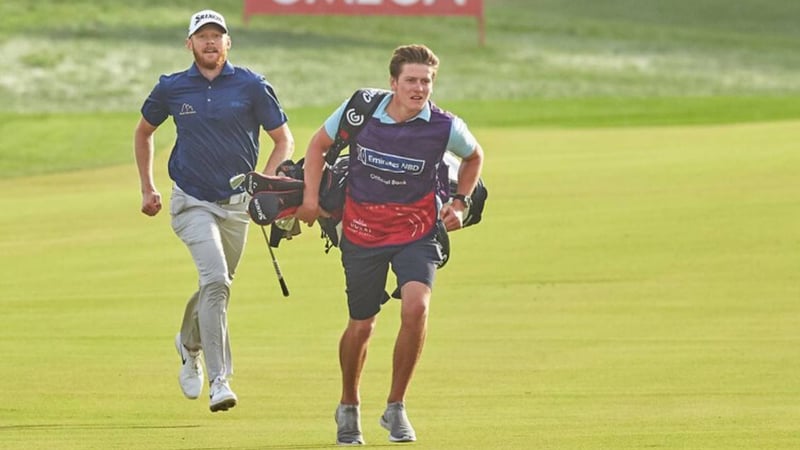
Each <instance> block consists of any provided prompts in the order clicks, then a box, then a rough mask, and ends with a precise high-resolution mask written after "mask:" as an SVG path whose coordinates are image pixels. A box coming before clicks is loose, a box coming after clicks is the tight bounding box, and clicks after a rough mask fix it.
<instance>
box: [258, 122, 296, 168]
mask: <svg viewBox="0 0 800 450" xmlns="http://www.w3.org/2000/svg"><path fill="white" fill-rule="evenodd" d="M267 134H268V135H269V137H270V138H271V139H272V142H273V146H272V152H271V153H270V155H269V159H267V164H266V166H264V170H263V173H264V174H265V175H275V170H276V169H277V168H278V166H279V165H280V163H282V162H284V161H286V160H287V159H289V158H291V157H292V153H294V136H292V131H291V130H290V129H289V125H288V124H285V123H284V124H283V125H281V126H279V127H278V128H275V129H274V130H270V131H267Z"/></svg>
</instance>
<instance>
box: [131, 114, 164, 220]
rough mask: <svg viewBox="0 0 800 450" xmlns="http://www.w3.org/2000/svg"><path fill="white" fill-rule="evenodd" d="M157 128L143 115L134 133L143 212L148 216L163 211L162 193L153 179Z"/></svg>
mask: <svg viewBox="0 0 800 450" xmlns="http://www.w3.org/2000/svg"><path fill="white" fill-rule="evenodd" d="M157 128H158V127H155V126H153V125H151V124H150V123H149V122H148V121H146V120H145V119H144V117H142V118H141V119H140V120H139V123H138V124H137V125H136V130H135V131H134V134H133V153H134V157H135V158H136V167H137V169H138V170H139V185H140V187H141V190H142V212H143V213H144V214H147V215H148V216H155V215H156V214H158V212H159V211H161V194H160V193H159V192H158V189H156V184H155V180H154V179H153V155H154V153H155V145H154V143H153V134H154V133H155V132H156V129H157Z"/></svg>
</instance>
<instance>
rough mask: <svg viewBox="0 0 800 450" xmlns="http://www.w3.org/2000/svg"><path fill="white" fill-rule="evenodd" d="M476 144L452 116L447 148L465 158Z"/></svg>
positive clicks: (464, 124) (460, 122)
mask: <svg viewBox="0 0 800 450" xmlns="http://www.w3.org/2000/svg"><path fill="white" fill-rule="evenodd" d="M334 132H335V131H334ZM477 146H478V140H477V139H475V136H473V135H472V133H471V132H470V131H469V128H467V124H466V123H465V122H464V121H463V120H461V118H460V117H454V118H453V125H452V126H451V127H450V139H449V140H448V141H447V150H448V151H449V152H452V153H453V154H455V155H456V156H458V157H460V158H466V157H467V156H469V155H471V154H472V152H473V151H474V150H475V147H477Z"/></svg>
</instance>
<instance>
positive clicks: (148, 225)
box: [0, 122, 800, 449]
mask: <svg viewBox="0 0 800 450" xmlns="http://www.w3.org/2000/svg"><path fill="white" fill-rule="evenodd" d="M798 130H800V123H797V122H786V123H774V124H750V125H747V124H745V125H719V126H702V127H698V126H685V127H666V128H652V127H650V128H646V127H645V128H630V129H582V130H527V129H521V128H485V127H479V128H477V129H476V130H475V132H476V134H477V135H478V137H479V139H480V140H481V141H482V142H484V144H485V146H486V147H487V149H492V151H491V153H489V161H490V163H489V164H487V167H486V171H485V174H484V178H485V180H486V182H487V184H488V186H489V188H490V197H489V203H488V205H487V211H486V215H485V219H484V222H482V223H481V224H479V225H477V226H476V227H474V228H470V229H466V230H462V231H459V232H456V233H454V234H453V236H452V240H453V259H452V260H451V262H450V263H449V264H448V266H447V267H446V268H444V269H443V270H441V271H440V272H439V273H438V281H437V285H436V289H435V291H434V300H433V304H432V313H431V319H430V333H429V338H428V345H427V347H426V349H425V352H424V354H423V358H422V361H421V363H420V367H419V369H418V372H417V375H416V378H415V380H414V383H413V384H412V388H411V392H410V394H409V396H408V400H407V402H408V408H409V412H410V414H411V417H412V419H413V421H414V425H415V427H416V429H417V433H418V436H419V442H417V443H416V444H414V445H413V446H414V447H415V448H431V449H509V448H519V449H528V448H566V449H570V448H614V449H619V448H631V449H639V448H653V447H655V448H697V449H700V448H702V449H710V448H715V449H730V448H748V449H749V448H770V449H776V448H782V449H791V448H796V447H797V446H798V444H799V443H800V431H798V428H797V423H798V421H800V408H799V407H798V406H797V405H798V404H800V384H799V383H798V381H797V373H798V370H800V358H798V350H797V349H798V343H800V342H798V341H799V339H798V336H797V330H798V326H800V308H798V306H797V299H798V294H799V293H800V291H798V285H797V282H796V281H797V269H798V266H797V260H796V251H795V250H796V249H797V245H798V243H799V242H800V233H799V232H798V229H797V226H796V225H797V223H798V221H799V220H800V212H798V209H797V208H796V206H797V202H798V191H797V190H796V189H791V187H792V186H796V175H797V169H798V167H800V153H798V152H797V151H796V142H797V141H798V138H800V132H799V131H798ZM296 132H297V134H298V136H299V137H301V138H307V136H308V135H310V133H311V132H313V128H300V129H298V130H297V131H296ZM165 165H166V152H162V153H161V156H160V157H159V160H158V161H157V164H156V177H157V179H158V182H159V185H160V188H161V189H162V192H164V193H166V192H167V191H168V186H169V184H168V181H167V179H166V175H165ZM25 181H26V183H25V184H22V183H20V182H19V179H11V180H4V181H0V191H1V192H3V196H2V197H0V198H1V200H0V208H1V209H2V211H3V214H2V216H0V217H2V219H0V251H1V252H2V254H3V258H2V262H1V263H0V270H1V271H2V273H3V277H2V281H1V283H2V284H1V285H0V286H1V287H2V291H3V300H2V302H0V316H1V317H3V319H4V326H3V327H2V328H0V354H2V355H3V363H4V367H6V368H7V370H8V373H9V375H10V376H11V378H12V380H10V385H9V386H8V391H9V392H8V395H9V396H10V397H11V398H12V399H13V400H11V401H6V402H4V403H3V405H2V406H0V442H3V446H4V447H6V448H26V449H32V448H42V449H44V448H67V449H69V448H150V449H162V448H163V449H167V448H248V449H250V448H252V449H256V448H288V449H291V448H332V447H334V445H333V443H334V433H335V425H334V422H333V410H334V408H335V405H336V402H337V401H338V393H339V372H338V362H337V361H338V360H337V353H336V352H337V342H338V337H339V333H340V332H341V330H342V328H343V326H344V324H345V321H346V306H345V303H344V294H343V289H344V287H343V280H342V276H341V273H340V272H341V268H340V264H339V261H338V254H337V253H336V251H334V252H332V253H331V254H328V255H325V254H324V253H323V242H322V240H320V239H319V238H318V237H317V236H318V235H317V233H318V229H317V228H314V229H308V228H305V227H304V228H303V233H302V234H301V235H300V236H298V237H296V238H295V239H293V240H292V241H290V242H284V243H282V244H281V246H280V247H279V248H278V249H277V251H276V252H277V256H278V258H279V260H280V263H281V265H282V268H283V272H284V274H285V277H286V280H287V282H288V284H289V289H290V291H291V296H290V297H289V298H283V297H282V296H281V295H280V290H279V287H278V284H277V280H276V279H275V275H274V273H273V270H272V267H271V263H270V261H269V257H268V253H267V251H266V248H265V243H264V242H263V238H262V237H261V235H260V230H258V228H255V227H253V228H251V230H250V242H249V243H248V247H247V249H246V252H245V255H244V259H243V261H242V264H241V269H240V271H239V273H238V274H237V277H236V281H235V283H234V289H233V297H232V301H231V307H230V323H231V330H232V339H233V345H234V351H235V357H236V376H235V378H234V384H233V386H234V388H235V390H236V392H237V394H238V395H239V396H240V405H239V406H237V407H236V408H235V409H234V410H232V411H230V412H226V413H217V414H211V413H210V412H208V409H207V408H208V406H207V400H205V399H204V398H201V399H200V400H197V401H188V400H185V399H184V398H183V397H182V395H181V393H180V390H179V388H178V386H177V379H176V378H177V371H178V368H179V364H178V359H177V356H176V355H175V350H174V348H173V344H172V339H173V337H174V333H175V332H176V330H177V329H178V326H179V319H180V315H181V313H182V309H183V304H184V300H185V299H186V297H187V296H188V295H189V294H190V293H191V292H192V290H193V289H194V284H195V283H196V280H195V274H194V269H193V268H192V266H191V263H190V258H189V255H188V253H187V252H186V250H185V248H184V247H183V245H182V244H181V243H180V242H179V240H178V239H177V238H176V237H175V236H174V235H173V234H172V232H171V230H170V227H169V217H168V216H167V215H166V214H161V215H159V216H157V217H155V218H148V217H146V216H144V215H142V214H141V213H139V211H138V209H139V196H138V189H137V188H136V186H137V177H136V174H135V168H134V167H133V165H132V164H125V165H122V166H118V167H111V168H105V169H94V170H85V171H80V172H73V173H67V174H61V175H48V176H34V177H28V178H26V179H25ZM398 311H399V310H398V304H397V302H396V301H392V302H391V303H389V304H388V305H386V307H385V310H384V311H383V313H382V314H381V316H380V318H379V321H378V328H377V331H376V336H375V337H374V340H373V343H372V347H371V349H370V356H369V359H368V362H367V366H366V369H365V373H364V377H363V380H362V381H363V390H362V396H363V405H362V414H363V425H364V432H365V437H366V439H367V442H368V444H370V445H371V446H390V445H389V444H388V442H387V440H386V433H385V431H384V430H383V429H381V428H380V427H379V425H378V423H377V419H378V416H379V414H380V413H381V408H382V406H383V404H384V402H385V397H386V393H387V391H386V390H387V386H388V380H389V376H390V359H391V357H390V355H391V347H392V345H393V340H394V333H395V332H396V329H397V325H398V322H397V320H398V317H397V316H398Z"/></svg>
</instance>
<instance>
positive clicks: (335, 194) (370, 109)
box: [317, 89, 389, 253]
mask: <svg viewBox="0 0 800 450" xmlns="http://www.w3.org/2000/svg"><path fill="white" fill-rule="evenodd" d="M388 94H389V91H386V90H383V89H359V90H357V91H356V92H355V93H353V95H352V96H351V97H350V100H348V102H347V104H346V105H345V107H344V111H343V112H342V117H341V119H339V128H338V130H336V136H335V137H334V139H333V144H331V146H330V147H328V150H327V151H326V153H325V170H324V171H323V174H322V184H321V186H320V205H321V206H322V207H323V209H325V210H326V211H329V212H331V213H333V216H332V217H320V218H319V219H318V220H317V222H318V223H319V225H320V228H321V230H322V231H321V234H322V238H323V239H324V240H325V253H328V252H329V251H330V249H331V248H332V247H338V246H339V238H340V233H341V227H340V226H339V223H340V222H341V217H340V216H339V215H337V214H336V212H337V210H338V211H341V209H342V208H343V207H344V190H345V184H346V178H347V172H348V170H347V167H348V166H347V159H346V158H345V157H342V158H341V160H340V158H339V154H340V153H341V152H342V150H344V148H345V147H347V146H349V145H351V144H352V143H353V142H355V139H356V136H358V133H360V132H361V130H362V129H363V128H364V126H365V125H366V124H367V121H368V120H369V119H370V117H372V113H374V112H375V110H376V109H377V108H378V105H379V104H380V103H381V101H382V100H383V99H384V98H385V97H386V96H387V95H388Z"/></svg>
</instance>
